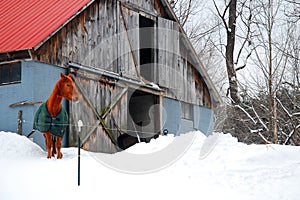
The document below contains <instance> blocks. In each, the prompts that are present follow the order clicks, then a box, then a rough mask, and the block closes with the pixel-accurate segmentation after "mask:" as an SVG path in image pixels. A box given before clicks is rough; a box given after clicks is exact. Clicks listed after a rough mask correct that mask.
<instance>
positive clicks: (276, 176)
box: [0, 132, 300, 200]
mask: <svg viewBox="0 0 300 200" xmlns="http://www.w3.org/2000/svg"><path fill="white" fill-rule="evenodd" d="M183 144H184V145H183ZM166 149H171V150H170V151H169V150H166ZM177 149H180V151H181V152H182V154H177V157H176V156H175V157H174V158H172V159H171V157H172V155H171V154H172V153H171V152H176V150H177ZM62 152H63V154H64V157H63V159H62V160H57V159H54V158H52V159H47V158H46V153H45V152H44V151H43V150H42V149H41V148H40V147H39V146H37V145H36V144H34V143H33V142H31V141H30V140H29V139H27V138H26V137H24V136H19V135H17V134H13V133H7V132H0V199H3V200H17V199H22V200H27V199H28V200H29V199H31V200H32V199H43V200H44V199H72V200H77V199H78V200H79V199H108V198H109V199H143V200H144V199H158V198H159V199H189V200H190V199H222V200H223V199H230V200H232V199H272V200H274V199H275V200H276V199H278V200H279V199H280V200H281V199H287V200H293V199H295V200H296V199H299V196H300V190H299V182H300V147H293V146H280V145H246V144H243V143H240V142H238V141H237V139H236V138H234V137H232V136H231V135H230V134H222V133H214V134H213V135H211V136H209V137H205V136H204V135H203V134H202V133H200V132H189V133H186V134H182V135H180V136H179V137H175V138H174V137H173V136H171V135H168V136H161V137H159V138H158V139H156V140H151V142H150V143H139V144H136V145H135V146H133V147H131V148H130V149H128V150H126V151H123V152H120V153H116V154H113V155H110V154H99V153H98V154H97V153H89V152H86V151H83V150H82V151H81V154H82V155H81V185H80V186H79V187H78V186H77V149H76V148H64V149H62ZM128 155H132V158H134V156H138V157H143V158H147V157H149V158H150V159H153V158H152V157H151V156H150V155H155V157H156V159H157V160H156V163H159V162H160V161H161V158H159V156H160V155H163V156H164V158H165V160H169V163H170V164H169V165H167V164H166V165H164V167H161V168H157V169H156V170H153V171H151V170H149V169H146V168H145V173H138V174H134V173H132V172H130V171H127V172H126V170H125V171H123V172H121V171H122V170H120V169H116V168H113V167H112V165H111V166H109V165H110V164H111V163H109V162H107V160H106V161H105V160H103V159H102V158H107V159H108V158H109V159H111V160H113V159H114V160H119V161H121V163H122V162H123V164H124V166H126V165H128V166H136V165H137V166H139V165H140V164H141V163H137V161H136V160H135V159H128V160H124V158H130V157H128ZM99 157H100V158H101V159H102V161H105V162H106V163H105V164H103V163H102V162H100V161H99ZM112 158H113V159H112ZM145 162H146V161H145ZM140 166H142V167H143V165H140ZM147 170H148V171H147Z"/></svg>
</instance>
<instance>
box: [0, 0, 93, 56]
mask: <svg viewBox="0 0 300 200" xmlns="http://www.w3.org/2000/svg"><path fill="white" fill-rule="evenodd" d="M91 1H93V0H0V52H8V51H15V50H22V49H30V48H33V47H36V46H37V45H38V44H40V43H41V42H42V41H43V40H45V39H46V38H47V37H48V36H49V35H51V34H52V33H53V32H55V31H56V30H57V29H58V28H59V27H60V26H61V25H63V24H64V23H65V22H66V21H67V20H69V19H70V18H71V17H72V16H74V15H75V14H76V13H77V12H78V11H79V10H80V9H81V8H83V7H84V6H85V5H87V4H88V3H89V2H91Z"/></svg>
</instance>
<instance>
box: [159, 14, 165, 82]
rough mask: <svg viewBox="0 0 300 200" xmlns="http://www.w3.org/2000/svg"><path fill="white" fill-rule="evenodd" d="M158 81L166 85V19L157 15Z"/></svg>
mask: <svg viewBox="0 0 300 200" xmlns="http://www.w3.org/2000/svg"><path fill="white" fill-rule="evenodd" d="M157 23H158V30H157V32H158V34H157V35H158V65H159V66H158V83H159V85H160V86H162V87H167V81H166V74H167V71H166V57H167V56H166V49H167V47H166V46H167V43H166V42H167V41H166V39H167V38H166V37H167V35H166V29H167V24H166V23H167V21H166V20H165V19H163V18H161V17H158V22H157Z"/></svg>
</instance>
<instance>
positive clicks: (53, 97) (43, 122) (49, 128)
mask: <svg viewBox="0 0 300 200" xmlns="http://www.w3.org/2000/svg"><path fill="white" fill-rule="evenodd" d="M63 98H65V99H67V100H69V101H75V102H76V101H78V100H79V98H80V94H79V92H78V88H77V87H76V84H75V82H74V81H73V79H72V74H69V75H67V76H66V75H64V74H63V73H60V79H59V80H58V81H57V83H56V84H55V85H54V88H53V90H52V93H51V94H50V97H49V98H48V99H47V101H46V102H45V103H43V104H42V105H41V106H40V107H39V109H38V111H37V112H36V114H35V120H34V129H37V130H39V131H40V132H43V135H44V137H45V143H46V148H47V158H48V159H49V158H51V157H52V156H53V157H54V155H55V153H57V159H62V157H63V154H62V153H61V146H62V145H61V142H62V137H63V134H64V131H65V129H66V127H67V125H68V114H67V112H66V110H65V109H64V108H63V107H62V105H61V103H62V100H63ZM55 146H56V148H55ZM56 150H57V152H56Z"/></svg>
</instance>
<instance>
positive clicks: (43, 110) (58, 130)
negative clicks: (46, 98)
mask: <svg viewBox="0 0 300 200" xmlns="http://www.w3.org/2000/svg"><path fill="white" fill-rule="evenodd" d="M68 123H69V119H68V113H67V111H66V109H64V108H63V107H62V108H61V110H60V111H59V113H58V114H57V115H56V116H55V117H51V115H50V114H49V112H48V109H47V106H46V103H43V104H42V105H41V106H40V107H39V109H38V110H37V111H36V113H35V116H34V122H33V128H34V129H36V130H39V131H40V132H43V133H45V132H48V131H50V133H51V134H52V135H55V136H59V137H63V136H64V132H65V129H66V128H67V126H68Z"/></svg>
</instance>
